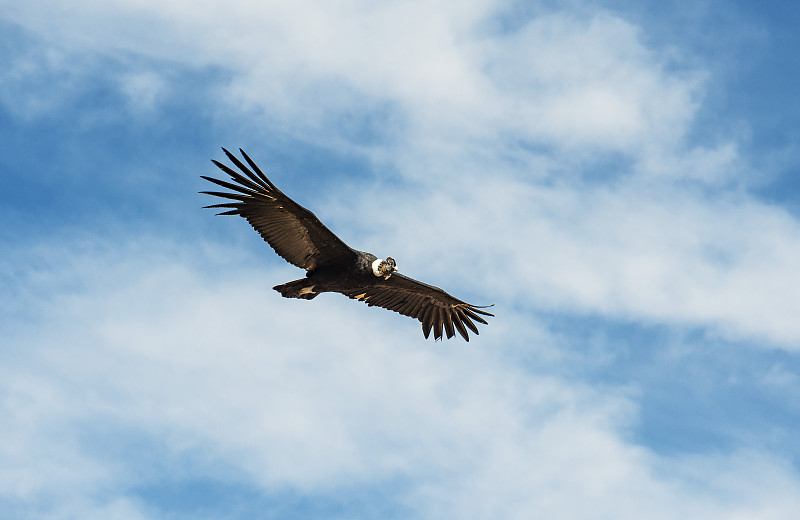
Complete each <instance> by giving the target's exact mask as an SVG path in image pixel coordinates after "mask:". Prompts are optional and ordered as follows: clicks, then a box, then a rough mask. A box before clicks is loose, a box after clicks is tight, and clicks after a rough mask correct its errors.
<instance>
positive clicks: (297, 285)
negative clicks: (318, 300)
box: [273, 278, 321, 300]
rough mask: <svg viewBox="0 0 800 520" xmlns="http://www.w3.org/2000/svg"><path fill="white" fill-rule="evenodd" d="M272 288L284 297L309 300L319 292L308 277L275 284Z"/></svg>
mask: <svg viewBox="0 0 800 520" xmlns="http://www.w3.org/2000/svg"><path fill="white" fill-rule="evenodd" d="M273 289H275V290H276V291H278V292H279V293H281V296H283V297H284V298H302V299H303V300H310V299H312V298H314V297H315V296H316V295H318V294H319V293H320V292H321V291H320V292H318V291H316V290H315V289H316V288H315V287H314V282H312V281H311V280H309V279H308V278H301V279H299V280H294V281H292V282H286V283H284V284H281V285H276V286H275V287H273Z"/></svg>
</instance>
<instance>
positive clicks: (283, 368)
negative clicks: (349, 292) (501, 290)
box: [0, 240, 800, 518]
mask: <svg viewBox="0 0 800 520" xmlns="http://www.w3.org/2000/svg"><path fill="white" fill-rule="evenodd" d="M53 247H54V248H55V249H54V254H52V255H50V258H53V259H58V261H57V262H55V261H53V262H50V264H49V265H43V264H42V263H39V267H38V268H31V269H29V270H26V271H24V272H22V273H19V275H20V276H19V278H18V279H17V281H18V283H21V284H31V283H33V284H34V285H35V287H36V289H37V292H36V296H33V297H32V299H29V300H27V301H26V302H25V305H26V309H25V311H24V313H23V317H22V318H23V319H21V320H20V321H19V322H18V324H11V323H9V322H4V323H3V324H2V325H3V327H4V328H5V329H10V330H11V334H10V335H9V336H8V337H9V338H11V343H10V344H8V345H7V346H6V348H7V349H8V348H10V349H13V351H14V352H18V353H20V354H18V355H17V356H16V357H15V358H12V359H11V360H9V361H10V362H9V363H7V364H5V365H4V367H3V377H2V379H0V381H2V387H1V388H0V392H2V395H3V401H2V402H3V405H2V406H3V415H4V417H6V418H7V422H6V424H5V427H4V428H3V429H2V430H0V437H2V443H0V444H2V446H4V449H3V450H2V451H0V458H2V460H1V461H0V462H2V464H0V467H2V468H3V470H2V473H0V478H2V481H3V484H4V485H3V486H2V489H3V492H2V500H5V501H7V502H10V503H11V504H12V505H17V506H18V505H19V504H20V503H23V504H24V503H28V504H32V503H37V502H41V500H42V499H44V498H45V497H47V498H48V503H49V504H50V506H49V507H50V508H51V510H50V511H49V512H50V513H54V514H55V515H56V517H59V514H61V513H64V511H66V512H67V513H65V514H68V513H69V512H70V511H72V512H75V511H77V512H78V513H80V511H89V512H92V511H94V512H95V514H97V515H100V513H98V512H97V511H104V510H106V508H111V509H113V510H115V511H117V513H118V514H119V515H120V517H121V518H137V517H138V516H137V515H139V516H144V514H143V513H142V512H141V511H139V510H138V509H137V508H138V507H140V506H139V505H137V504H139V502H138V501H137V499H136V498H135V497H133V496H129V495H128V493H129V491H128V490H130V489H136V488H137V487H142V486H146V485H147V484H152V482H150V480H149V479H151V478H163V477H164V475H163V474H158V475H156V476H153V473H152V469H150V470H148V469H147V468H145V467H139V465H140V464H141V462H139V461H138V460H136V459H131V458H128V457H120V456H119V455H115V453H117V452H118V451H119V449H120V448H119V446H120V444H122V445H124V443H125V435H137V436H139V437H140V438H144V439H145V440H149V441H150V442H153V443H156V444H157V445H158V446H159V450H160V451H161V452H162V453H161V455H160V457H161V458H162V460H164V461H177V460H180V459H181V457H185V455H186V454H190V455H191V457H192V458H193V459H194V460H195V462H194V464H193V466H192V467H193V468H194V469H192V468H180V470H179V469H178V468H173V470H172V471H180V473H179V474H177V475H176V476H174V477H172V478H176V479H180V478H192V476H193V473H194V472H197V471H201V472H202V474H203V476H204V477H209V475H210V478H212V479H214V478H217V479H221V480H225V479H227V478H229V475H230V473H231V471H233V472H234V473H235V474H239V475H244V477H243V478H244V479H245V480H246V481H249V482H251V483H252V484H253V485H255V486H257V487H258V488H260V489H262V490H263V491H264V492H268V491H269V490H272V489H284V488H285V487H286V486H288V487H290V488H294V489H298V490H302V492H303V493H309V494H310V495H312V496H313V495H314V494H316V493H325V492H329V491H331V490H333V489H338V490H343V489H344V490H346V489H348V488H350V487H354V488H357V487H359V486H361V485H363V484H364V483H366V482H380V481H389V480H391V479H393V478H397V477H401V478H409V477H410V479H411V480H410V482H412V484H411V486H410V488H409V489H408V491H407V492H406V493H407V494H404V495H403V496H401V497H398V500H399V501H400V502H405V503H406V504H413V507H414V508H415V512H416V513H417V515H418V516H419V517H421V518H441V517H445V516H446V517H459V518H485V517H486V516H498V515H499V516H502V517H504V518H531V517H534V518H539V517H541V518H552V515H553V514H558V515H559V516H560V517H562V518H585V517H586V516H587V515H592V514H599V515H600V516H610V517H614V518H641V517H642V516H643V515H651V516H652V515H655V517H656V518H685V517H687V516H688V517H697V518H700V517H702V518H733V517H737V515H738V516H740V517H747V516H748V515H750V516H751V517H753V516H755V517H771V518H791V517H793V515H796V514H797V513H798V512H800V501H798V499H797V498H796V497H798V496H800V493H798V491H800V482H798V479H797V475H796V474H795V473H794V472H792V471H791V469H790V468H787V467H785V466H784V465H783V464H781V463H778V462H776V461H774V460H772V458H771V457H770V456H768V455H766V454H763V453H758V452H748V453H738V452H734V453H730V454H727V455H715V456H713V457H705V456H698V457H689V458H683V459H682V458H675V457H671V458H663V457H661V456H658V455H656V454H654V453H651V452H649V451H648V450H646V449H645V448H643V447H640V446H637V445H635V444H633V443H631V442H630V441H629V440H627V439H628V437H629V434H628V432H629V431H630V429H631V428H632V427H633V426H634V425H635V423H636V422H637V415H638V412H637V405H636V403H635V400H633V399H632V398H631V397H630V395H628V394H627V393H626V392H625V391H623V390H621V389H614V388H611V387H599V388H592V387H588V386H586V385H584V384H582V383H580V382H579V381H577V380H572V379H564V378H561V377H554V376H546V375H544V374H537V373H535V372H534V373H531V372H528V371H522V370H520V369H519V368H516V367H515V361H514V360H513V357H512V358H508V357H507V353H508V350H506V349H503V348H499V344H502V343H508V342H510V343H511V344H513V343H514V340H512V339H511V337H510V333H509V335H506V334H505V333H502V332H501V333H500V334H501V335H502V336H503V337H502V338H501V339H500V340H499V341H498V340H497V337H496V335H493V334H491V333H490V332H491V331H489V329H488V328H487V329H485V330H486V331H487V333H486V334H483V335H481V336H480V341H475V342H471V343H470V344H464V343H462V342H458V343H455V342H450V343H444V344H437V345H436V346H434V345H433V344H432V343H431V342H426V341H423V340H422V338H421V335H420V331H419V329H418V328H417V327H416V324H415V323H414V322H412V321H410V320H408V319H406V318H402V317H398V316H396V315H393V314H390V313H386V312H383V311H376V310H375V309H369V308H366V307H360V306H358V305H356V304H355V303H354V302H349V301H346V300H344V299H343V298H338V299H337V298H336V296H331V297H330V298H324V297H320V298H318V299H317V300H315V301H313V302H305V301H297V302H295V301H287V300H283V299H280V298H279V297H278V296H277V294H273V291H271V290H270V289H269V287H270V286H271V285H272V284H273V283H274V282H275V280H273V279H272V277H271V276H272V271H271V270H270V269H265V270H259V271H257V272H256V271H250V270H249V269H244V270H240V271H235V270H232V269H229V268H227V266H225V265H213V264H210V263H209V260H207V259H206V258H205V257H204V256H203V254H202V252H201V251H197V250H184V251H180V250H177V249H175V247H173V246H167V245H165V243H164V242H163V241H156V242H152V241H150V240H145V241H143V242H140V243H138V244H133V243H129V244H116V248H115V249H112V248H111V244H106V245H104V246H101V245H99V244H97V245H94V246H93V247H90V248H89V249H87V250H86V251H78V250H76V249H75V248H74V247H64V246H62V245H56V246H53ZM159 251H162V252H159ZM40 252H41V250H40ZM29 254H31V253H27V252H25V253H23V252H20V251H14V252H13V256H15V257H17V258H19V257H20V256H22V257H24V256H26V255H29ZM88 255H90V256H88ZM189 259H191V260H189ZM41 269H46V270H47V271H48V272H49V276H47V277H46V278H42V277H40V276H39V272H38V271H39V270H41ZM64 281H67V282H69V283H68V284H67V286H64V285H61V284H63V282H64ZM73 284H76V285H77V286H78V287H81V289H80V290H75V289H74V287H75V285H73ZM502 319H503V320H513V321H520V322H524V321H525V320H527V319H528V318H527V317H526V316H524V315H520V316H516V315H514V313H513V312H512V313H509V314H507V315H505V316H503V318H502ZM497 321H499V320H497ZM493 325H494V324H493ZM490 327H492V325H490ZM499 330H500V331H502V330H503V329H502V328H500V329H499ZM517 341H519V340H517ZM540 341H543V342H548V341H551V340H550V339H549V338H547V336H541V337H540ZM523 342H524V340H523ZM546 348H547V346H546V345H538V344H529V345H527V350H528V355H530V353H532V352H537V351H540V350H542V349H546ZM103 432H109V433H103ZM112 432H118V433H115V434H114V436H113V437H109V436H108V435H110V434H111V433H112ZM119 433H122V435H120V434H119ZM212 468H218V469H217V470H214V469H212ZM167 471H170V470H169V468H168V469H167ZM159 475H160V476H159ZM754 482H760V483H762V484H760V485H755V486H754V485H753V484H754ZM791 497H795V498H791ZM769 515H772V516H769ZM62 516H63V515H62Z"/></svg>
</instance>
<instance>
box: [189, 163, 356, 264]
mask: <svg viewBox="0 0 800 520" xmlns="http://www.w3.org/2000/svg"><path fill="white" fill-rule="evenodd" d="M222 150H223V151H224V152H225V155H227V156H228V159H230V160H231V162H233V164H234V165H236V167H237V168H239V170H241V172H242V173H239V172H236V171H234V170H233V169H231V168H229V167H228V166H226V165H224V164H222V163H220V162H219V161H215V160H213V159H212V162H213V163H214V164H216V165H217V166H218V167H219V168H220V169H221V170H222V171H224V172H225V173H227V174H228V175H230V177H231V179H232V180H233V181H234V182H235V184H234V183H231V182H227V181H221V180H219V179H214V178H212V177H206V176H205V175H201V177H202V178H204V179H205V180H207V181H210V182H213V183H214V184H217V185H219V186H222V187H223V188H227V189H229V190H233V191H234V192H235V193H229V192H220V191H201V192H200V193H205V194H208V195H214V196H217V197H222V198H224V199H229V200H231V201H234V202H225V203H222V204H213V205H211V206H206V207H207V208H228V211H223V212H222V213H218V214H219V215H240V216H242V217H244V218H245V219H247V221H248V222H249V223H250V225H251V226H253V228H254V229H255V230H256V231H258V233H259V234H260V235H261V237H262V238H263V239H264V240H265V241H266V242H267V243H268V244H269V245H270V246H271V247H272V249H274V250H275V252H276V253H278V255H280V256H281V257H282V258H283V259H284V260H286V261H287V262H290V263H292V264H294V265H296V266H297V267H302V268H303V269H306V270H311V269H314V268H315V267H318V266H320V265H325V264H330V263H337V262H340V261H347V260H353V259H355V257H356V253H355V251H353V250H352V249H351V248H350V247H348V246H347V244H345V243H344V242H342V240H341V239H340V238H339V237H337V236H336V235H334V234H333V232H332V231H331V230H329V229H328V228H327V227H325V225H324V224H323V223H322V222H320V221H319V219H318V218H317V216H316V215H314V214H313V213H312V212H310V211H308V210H307V209H306V208H304V207H303V206H301V205H300V204H298V203H296V202H295V201H293V200H292V199H290V198H289V197H287V196H286V195H284V194H283V192H281V191H280V190H279V189H278V188H276V187H275V185H274V184H272V182H270V180H269V179H267V177H266V176H265V175H264V174H263V173H262V172H261V170H260V169H259V168H258V166H256V164H255V163H254V162H253V161H252V160H251V159H250V157H248V156H247V154H246V153H244V150H242V149H241V148H239V151H240V152H241V153H242V156H243V157H244V158H245V160H246V161H247V164H249V165H250V168H252V170H251V169H250V168H248V167H247V166H245V165H244V164H243V163H242V162H241V161H240V160H239V159H238V158H237V157H236V156H235V155H233V154H232V153H230V152H229V151H228V150H226V149H225V148H223V149H222ZM253 172H255V173H253Z"/></svg>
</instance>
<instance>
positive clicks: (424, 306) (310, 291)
mask: <svg viewBox="0 0 800 520" xmlns="http://www.w3.org/2000/svg"><path fill="white" fill-rule="evenodd" d="M222 150H223V151H224V152H225V154H226V155H227V156H228V159H230V160H231V162H232V163H233V164H234V165H235V166H236V167H237V168H238V169H239V170H240V171H241V173H239V172H237V171H235V170H233V169H232V168H230V167H228V166H226V165H225V164H222V163H220V162H219V161H215V160H213V159H212V162H213V163H214V164H216V165H217V166H218V167H219V168H220V169H221V170H222V171H224V172H225V173H227V174H228V175H229V176H230V177H231V179H232V180H233V181H234V182H235V184H234V183H231V182H227V181H222V180H219V179H215V178H212V177H206V176H205V175H202V176H201V177H202V178H203V179H206V180H207V181H210V182H213V183H214V184H217V185H218V186H222V187H223V188H227V189H229V190H232V191H233V193H231V192H219V191H203V192H201V193H204V194H207V195H214V196H216V197H222V198H223V199H227V202H224V203H222V204H213V205H211V206H206V208H224V209H226V210H227V211H223V212H221V213H218V214H219V215H239V216H241V217H243V218H245V219H247V221H248V222H249V223H250V225H251V226H253V228H255V230H256V231H258V233H259V234H260V235H261V236H262V237H263V238H264V240H265V241H266V242H267V243H268V244H269V245H270V246H271V247H272V249H274V250H275V252H276V253H278V255H280V256H281V257H282V258H283V259H284V260H286V261H287V262H289V263H291V264H294V265H296V266H297V267H301V268H303V269H305V270H306V276H305V278H301V279H300V280H295V281H292V282H287V283H284V284H281V285H276V286H275V287H274V289H275V290H276V291H278V292H279V293H281V296H283V297H285V298H302V299H306V300H311V299H312V298H315V297H316V296H317V295H318V294H320V293H323V292H338V293H342V294H344V295H345V296H347V297H349V298H353V299H355V300H360V301H362V302H365V303H366V304H367V305H370V306H372V305H377V306H378V307H383V308H384V309H389V310H391V311H395V312H398V313H400V314H402V315H404V316H410V317H412V318H416V319H418V320H419V321H421V322H422V333H423V334H424V335H425V337H426V338H428V337H429V336H430V333H431V330H433V337H434V338H435V339H437V340H438V339H441V338H442V335H443V334H446V335H447V338H448V339H449V338H452V337H453V336H454V335H455V331H458V333H459V334H461V336H462V337H463V338H464V339H465V340H467V341H469V333H468V332H467V329H470V330H471V331H472V332H474V333H475V334H478V327H476V326H475V323H473V320H474V321H477V322H479V323H483V324H486V320H484V319H483V318H482V317H481V315H482V316H494V315H493V314H490V313H488V312H486V311H483V310H481V309H484V308H486V307H491V306H478V305H471V304H469V303H466V302H463V301H461V300H459V299H458V298H454V297H453V296H450V295H449V294H447V293H446V292H445V291H443V290H442V289H439V288H438V287H434V286H433V285H428V284H426V283H422V282H419V281H417V280H414V279H413V278H409V277H407V276H403V275H402V274H400V273H398V272H397V264H396V263H395V261H394V259H392V258H391V257H388V258H386V259H385V260H382V259H380V258H378V257H376V256H375V255H373V254H370V253H365V252H363V251H356V250H355V249H352V248H351V247H349V246H348V245H347V244H345V243H344V242H343V241H342V240H341V239H340V238H339V237H337V236H336V235H334V234H333V232H331V231H330V230H329V229H328V228H327V227H325V225H324V224H323V223H322V222H320V221H319V219H318V218H317V217H316V216H315V215H314V214H313V213H312V212H310V211H309V210H307V209H306V208H304V207H302V206H301V205H299V204H298V203H296V202H295V201H293V200H292V199H290V198H289V197H287V196H286V195H284V194H283V192H281V191H280V190H279V189H278V188H276V187H275V185H274V184H272V182H270V180H269V179H268V178H267V177H266V175H264V173H262V172H261V170H260V169H259V168H258V166H256V164H255V163H254V162H253V161H252V159H250V157H248V155H247V154H246V153H245V152H244V150H242V149H241V148H240V149H239V151H240V152H241V153H242V157H244V159H245V161H247V164H248V165H249V168H248V167H247V166H245V164H244V163H242V161H240V160H239V159H238V158H237V157H236V156H235V155H233V154H232V153H230V152H229V151H228V150H226V149H225V148H223V149H222Z"/></svg>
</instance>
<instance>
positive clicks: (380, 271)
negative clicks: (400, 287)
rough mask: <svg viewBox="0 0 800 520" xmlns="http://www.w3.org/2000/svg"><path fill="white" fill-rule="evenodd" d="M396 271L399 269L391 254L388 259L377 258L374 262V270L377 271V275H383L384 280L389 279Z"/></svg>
mask: <svg viewBox="0 0 800 520" xmlns="http://www.w3.org/2000/svg"><path fill="white" fill-rule="evenodd" d="M395 271H397V263H396V262H395V261H394V258H392V257H391V256H389V257H387V258H386V260H376V261H375V262H374V263H373V264H372V272H373V273H375V276H382V277H383V278H384V280H388V279H389V277H390V276H392V273H393V272H395Z"/></svg>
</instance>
